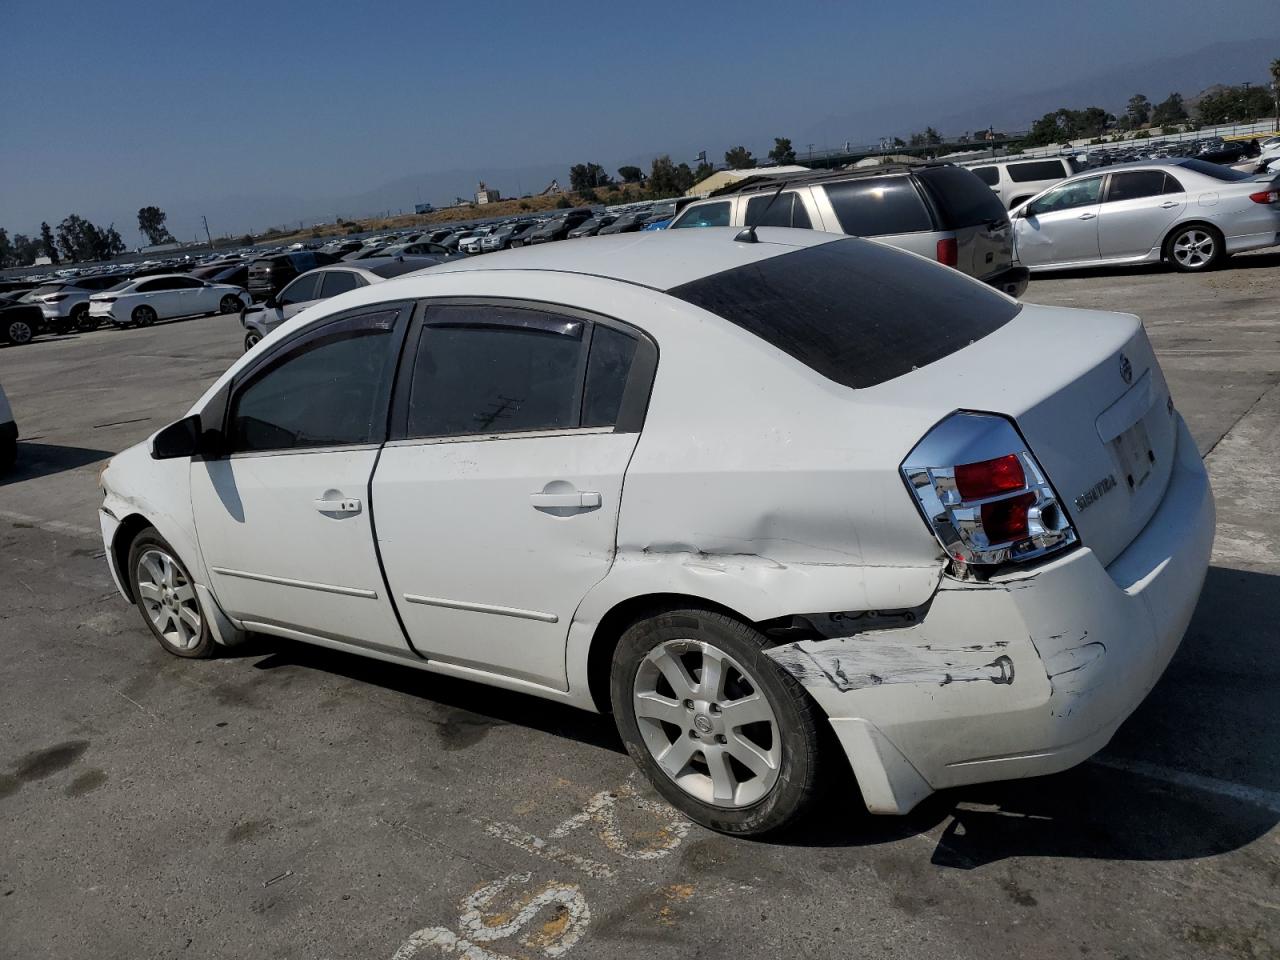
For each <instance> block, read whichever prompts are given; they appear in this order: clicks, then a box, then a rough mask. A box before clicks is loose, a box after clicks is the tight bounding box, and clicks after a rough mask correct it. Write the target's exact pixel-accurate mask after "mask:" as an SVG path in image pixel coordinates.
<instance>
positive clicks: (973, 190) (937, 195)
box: [916, 166, 1008, 230]
mask: <svg viewBox="0 0 1280 960" xmlns="http://www.w3.org/2000/svg"><path fill="white" fill-rule="evenodd" d="M916 176H918V177H919V178H920V182H921V183H923V184H924V188H925V189H926V190H928V191H929V195H930V196H931V197H933V202H934V203H935V204H936V205H937V207H938V210H939V211H940V212H941V213H942V220H943V223H942V226H943V229H947V230H959V229H961V228H962V227H976V226H978V225H980V224H987V223H991V222H992V221H1000V220H1005V219H1007V218H1008V213H1007V212H1006V211H1005V209H1004V204H1002V203H1001V202H1000V198H999V197H997V196H996V195H995V194H994V193H992V192H991V188H990V187H988V186H987V185H986V184H984V183H983V182H982V181H981V180H979V179H978V178H977V177H976V176H974V175H973V174H972V173H971V172H969V171H968V170H965V169H964V168H963V167H952V166H945V167H927V168H925V169H923V170H920V171H917V173H916Z"/></svg>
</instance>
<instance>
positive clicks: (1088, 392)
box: [866, 304, 1177, 564]
mask: <svg viewBox="0 0 1280 960" xmlns="http://www.w3.org/2000/svg"><path fill="white" fill-rule="evenodd" d="M866 393H867V394H875V395H876V399H877V400H878V401H881V402H885V401H887V402H890V403H893V404H894V405H899V404H901V405H905V406H910V407H920V406H922V405H925V404H928V405H929V406H931V407H933V408H934V411H933V412H935V413H936V415H937V418H938V419H939V420H941V419H942V418H943V417H945V416H946V415H947V414H949V413H951V412H952V411H954V410H957V409H963V410H974V411H981V412H986V413H998V414H1003V415H1005V416H1007V417H1010V418H1011V419H1012V420H1013V421H1014V423H1015V424H1016V425H1017V427H1018V430H1019V431H1020V432H1021V434H1022V436H1023V439H1025V440H1026V442H1027V447H1028V449H1029V450H1030V451H1031V453H1032V454H1033V455H1034V456H1035V458H1036V459H1037V461H1039V463H1040V465H1041V467H1043V468H1044V471H1045V474H1046V475H1047V477H1048V479H1049V482H1050V483H1051V484H1052V485H1053V488H1054V490H1055V492H1056V493H1057V495H1058V498H1059V501H1060V502H1061V504H1062V506H1063V508H1064V509H1065V511H1066V513H1067V515H1068V517H1069V518H1070V519H1071V522H1072V524H1073V525H1074V526H1075V529H1076V532H1077V533H1078V534H1079V536H1080V540H1081V542H1082V543H1083V544H1084V545H1085V546H1086V547H1088V548H1090V549H1091V550H1093V551H1094V553H1095V554H1097V556H1098V558H1099V559H1100V560H1101V561H1102V562H1103V564H1110V563H1111V561H1112V560H1114V559H1115V558H1116V557H1117V556H1119V555H1120V553H1121V552H1122V551H1123V550H1124V549H1125V547H1127V546H1128V545H1129V544H1130V543H1131V542H1132V541H1133V539H1134V538H1135V537H1136V536H1137V535H1138V534H1139V533H1140V532H1141V531H1142V529H1143V527H1145V526H1146V524H1147V521H1149V520H1150V519H1151V517H1152V515H1153V514H1154V513H1155V511H1156V508H1157V507H1158V506H1159V504H1160V501H1161V500H1162V499H1163V497H1164V492H1165V488H1166V486H1167V485H1168V482H1169V477H1170V474H1171V471H1172V465H1173V458H1174V454H1175V447H1176V443H1177V429H1176V418H1175V416H1174V415H1173V412H1172V407H1171V404H1170V398H1169V388H1168V385H1167V384H1166V383H1165V379H1164V374H1163V372H1162V371H1161V369H1160V365H1159V363H1158V362H1157V360H1156V357H1155V354H1154V352H1153V351H1152V349H1151V344H1150V342H1149V341H1148V339H1147V335H1146V331H1145V330H1144V329H1143V327H1142V322H1141V321H1140V320H1139V319H1138V318H1137V317H1134V316H1130V315H1127V314H1114V313H1101V312H1097V311H1086V310H1068V309H1062V308H1051V307H1039V306H1033V305H1030V304H1028V305H1026V306H1024V308H1023V310H1022V312H1021V313H1020V314H1019V315H1018V316H1017V317H1016V318H1014V319H1013V320H1012V321H1011V322H1009V323H1008V324H1006V325H1005V326H1003V327H1001V328H1000V329H999V330H996V331H995V332H993V333H992V334H990V335H989V336H987V337H984V338H982V339H981V340H978V341H976V342H975V343H973V344H971V345H969V346H967V347H965V348H964V349H962V350H959V351H957V352H956V353H953V354H951V355H950V356H948V357H944V358H943V359H941V360H938V361H936V362H934V363H932V364H930V365H929V366H928V367H927V368H922V369H920V370H917V371H914V372H912V373H910V374H907V375H906V376H903V377H899V378H897V379H895V380H892V381H889V382H887V383H885V384H882V385H881V386H879V387H874V388H872V389H870V390H868V391H866ZM915 439H916V440H918V439H919V438H915ZM912 442H913V443H914V442H915V441H914V440H913V441H912Z"/></svg>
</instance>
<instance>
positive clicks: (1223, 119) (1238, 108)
mask: <svg viewBox="0 0 1280 960" xmlns="http://www.w3.org/2000/svg"><path fill="white" fill-rule="evenodd" d="M1270 112H1271V94H1270V93H1268V92H1267V89H1266V88H1265V87H1255V86H1249V87H1245V86H1239V87H1224V88H1222V89H1221V90H1219V91H1216V92H1214V93H1207V94H1204V95H1203V96H1201V97H1200V102H1199V103H1198V104H1196V118H1197V119H1198V120H1199V121H1200V122H1201V123H1203V124H1213V123H1235V122H1237V121H1240V120H1256V119H1257V118H1258V117H1264V116H1266V115H1267V114H1268V113H1270Z"/></svg>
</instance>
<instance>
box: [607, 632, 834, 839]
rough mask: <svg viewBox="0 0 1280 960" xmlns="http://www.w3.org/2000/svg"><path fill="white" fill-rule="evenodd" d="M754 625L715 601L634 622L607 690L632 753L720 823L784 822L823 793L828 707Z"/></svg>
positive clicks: (726, 826) (759, 826) (691, 806)
mask: <svg viewBox="0 0 1280 960" xmlns="http://www.w3.org/2000/svg"><path fill="white" fill-rule="evenodd" d="M768 645H769V642H768V640H767V638H766V637H765V636H764V635H763V634H762V633H760V632H759V631H758V630H755V629H753V628H752V627H750V626H747V625H746V624H744V623H740V622H739V621H737V620H734V619H732V618H731V617H727V616H725V615H723V614H720V613H715V612H712V611H710V610H701V609H687V610H673V611H670V612H667V613H662V614H659V615H657V616H654V617H650V618H648V619H645V620H642V621H640V622H638V623H636V624H633V625H632V626H631V627H630V628H628V629H627V631H626V632H625V633H624V634H623V635H622V638H621V640H619V642H618V647H617V649H616V650H615V651H614V657H613V668H612V675H611V678H610V679H611V682H610V695H611V699H612V702H613V712H614V717H615V719H616V722H617V725H618V732H619V734H620V735H621V737H622V740H623V742H624V743H625V744H626V747H627V752H628V753H629V754H631V758H632V759H633V760H635V762H636V764H637V765H638V766H639V767H640V769H641V770H643V771H644V773H645V775H646V776H648V778H649V781H650V782H651V783H652V784H653V786H654V788H655V789H656V790H657V791H658V792H659V793H660V794H662V796H663V797H664V798H665V799H666V800H667V802H668V803H670V804H671V805H672V806H674V807H676V808H677V809H678V810H680V811H681V812H683V813H684V814H685V815H686V816H687V817H689V818H690V819H691V820H693V821H695V822H696V823H700V824H702V825H703V826H705V827H709V828H710V829H712V830H719V831H721V832H722V833H729V834H737V835H754V834H763V833H769V832H771V831H775V830H779V829H781V828H783V827H785V826H786V825H788V824H789V823H791V822H793V821H795V820H796V818H798V817H800V816H801V815H802V814H803V813H804V812H805V811H806V810H807V809H808V808H810V807H811V806H812V804H813V803H814V802H815V800H816V799H817V796H818V784H819V779H820V777H821V776H823V754H824V750H823V749H822V746H821V741H822V736H821V733H820V729H821V723H822V718H821V716H820V715H819V713H818V711H817V709H816V708H815V706H814V705H813V702H812V701H811V700H810V699H809V697H808V695H807V694H806V693H805V692H804V689H803V688H802V687H801V686H800V684H799V683H798V682H796V680H795V679H794V678H793V677H791V676H788V675H787V674H785V673H784V672H783V671H782V670H781V669H780V668H779V667H778V666H777V665H776V664H775V663H774V662H773V661H772V660H771V659H770V658H769V657H768V656H767V655H766V654H765V649H766V648H767V647H768Z"/></svg>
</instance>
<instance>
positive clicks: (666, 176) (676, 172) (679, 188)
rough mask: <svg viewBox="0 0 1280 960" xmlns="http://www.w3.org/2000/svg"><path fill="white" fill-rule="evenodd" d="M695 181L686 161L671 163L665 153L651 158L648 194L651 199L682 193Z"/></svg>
mask: <svg viewBox="0 0 1280 960" xmlns="http://www.w3.org/2000/svg"><path fill="white" fill-rule="evenodd" d="M695 182H696V181H695V179H694V172H693V171H692V170H691V169H690V168H689V165H688V164H687V163H681V164H675V163H672V162H671V158H670V157H669V156H667V155H666V154H665V153H664V154H662V155H661V156H657V157H654V158H653V166H652V167H650V169H649V196H651V197H652V198H653V199H655V200H658V199H661V198H662V197H673V196H676V195H678V194H681V193H684V192H685V191H686V190H688V189H689V188H690V187H692V186H693V185H694V183H695Z"/></svg>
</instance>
